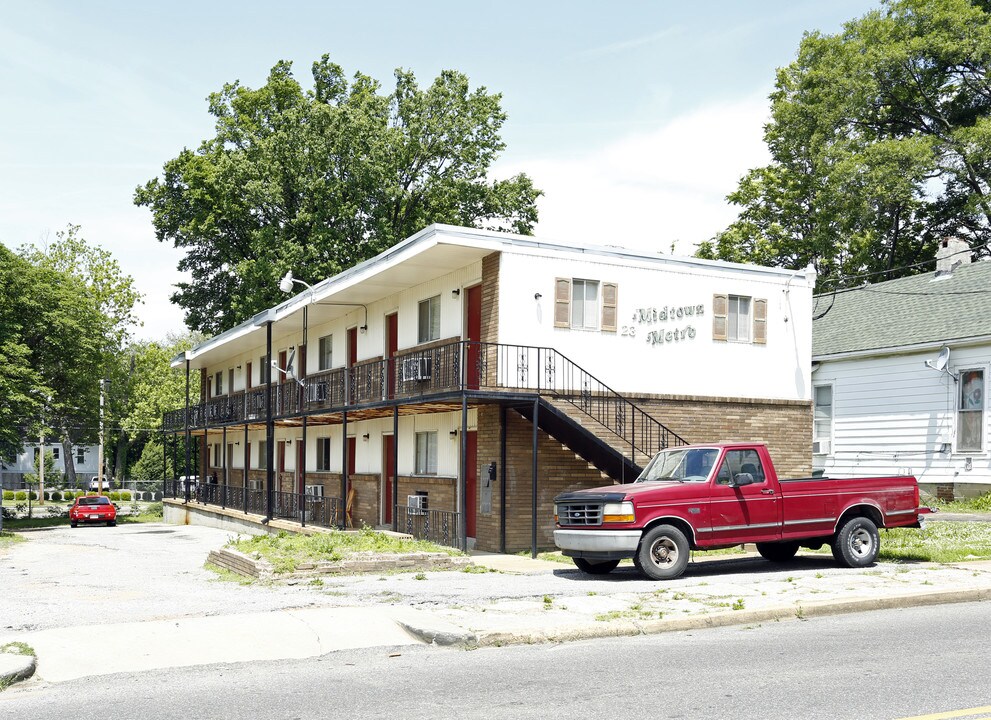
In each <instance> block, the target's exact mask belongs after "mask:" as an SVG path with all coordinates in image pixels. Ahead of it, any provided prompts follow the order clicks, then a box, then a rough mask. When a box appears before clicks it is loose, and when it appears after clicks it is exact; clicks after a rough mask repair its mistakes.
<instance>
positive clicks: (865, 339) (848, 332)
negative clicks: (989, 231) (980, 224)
mask: <svg viewBox="0 0 991 720" xmlns="http://www.w3.org/2000/svg"><path fill="white" fill-rule="evenodd" d="M824 313H825V314H824ZM820 315H821V316H822V317H819V316H820ZM812 316H813V318H816V317H818V318H819V319H817V320H813V323H812V357H813V358H818V357H822V356H824V355H835V354H837V353H847V352H859V351H870V350H885V349H889V348H891V349H895V348H900V347H905V346H910V345H919V344H925V343H934V342H950V341H960V340H964V339H967V338H976V337H982V336H988V335H991V262H977V263H972V264H970V265H962V266H960V267H958V268H957V269H956V270H954V271H953V274H952V276H950V277H941V278H935V273H933V272H928V273H926V274H924V275H914V276H912V277H906V278H900V279H898V280H889V281H887V282H882V283H876V284H874V285H867V286H865V287H863V288H858V289H856V290H852V291H846V292H840V293H837V294H836V295H831V294H824V295H819V296H817V297H816V299H815V304H814V306H813V313H812Z"/></svg>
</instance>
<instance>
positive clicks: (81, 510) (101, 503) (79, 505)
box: [69, 495, 117, 527]
mask: <svg viewBox="0 0 991 720" xmlns="http://www.w3.org/2000/svg"><path fill="white" fill-rule="evenodd" d="M91 522H105V523H106V524H107V525H108V526H111V527H112V526H114V525H116V524H117V508H116V507H114V504H113V503H112V502H110V498H108V497H106V496H105V495H97V496H96V497H87V496H82V497H77V498H76V501H75V502H74V503H73V504H72V507H71V508H69V525H71V526H72V527H77V526H78V525H79V523H91Z"/></svg>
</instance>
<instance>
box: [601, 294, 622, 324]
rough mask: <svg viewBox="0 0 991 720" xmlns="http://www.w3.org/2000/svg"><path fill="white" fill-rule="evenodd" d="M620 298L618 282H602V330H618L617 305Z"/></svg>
mask: <svg viewBox="0 0 991 720" xmlns="http://www.w3.org/2000/svg"><path fill="white" fill-rule="evenodd" d="M618 300H619V286H618V285H617V284H616V283H607V282H604V283H602V330H603V331H604V332H616V305H617V302H618Z"/></svg>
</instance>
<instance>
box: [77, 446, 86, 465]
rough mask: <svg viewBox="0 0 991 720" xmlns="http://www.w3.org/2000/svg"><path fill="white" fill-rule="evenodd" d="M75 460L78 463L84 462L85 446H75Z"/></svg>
mask: <svg viewBox="0 0 991 720" xmlns="http://www.w3.org/2000/svg"><path fill="white" fill-rule="evenodd" d="M76 462H77V463H80V464H82V463H84V462H86V448H81V447H78V448H76Z"/></svg>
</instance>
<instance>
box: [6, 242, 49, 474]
mask: <svg viewBox="0 0 991 720" xmlns="http://www.w3.org/2000/svg"><path fill="white" fill-rule="evenodd" d="M34 284H35V272H34V268H33V267H32V266H31V265H30V263H27V262H26V261H24V260H22V259H21V258H19V257H17V256H16V255H14V254H13V253H12V252H10V251H9V250H7V248H5V247H4V246H3V245H0V460H4V459H6V460H13V458H15V457H16V456H17V454H18V453H19V452H20V451H21V449H22V447H23V444H24V438H25V437H30V436H33V435H35V433H36V431H37V430H38V429H39V423H40V420H41V407H42V402H43V398H44V396H45V394H46V391H47V388H45V387H44V385H43V383H42V380H41V376H40V374H39V373H38V370H37V368H35V367H34V365H33V364H32V357H31V355H32V354H31V348H30V347H29V346H28V344H27V340H28V339H29V337H30V332H29V330H30V326H29V323H30V322H31V321H32V318H31V316H30V315H28V314H27V312H28V307H27V305H28V304H29V301H28V298H29V297H30V295H31V293H32V290H33V287H34Z"/></svg>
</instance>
